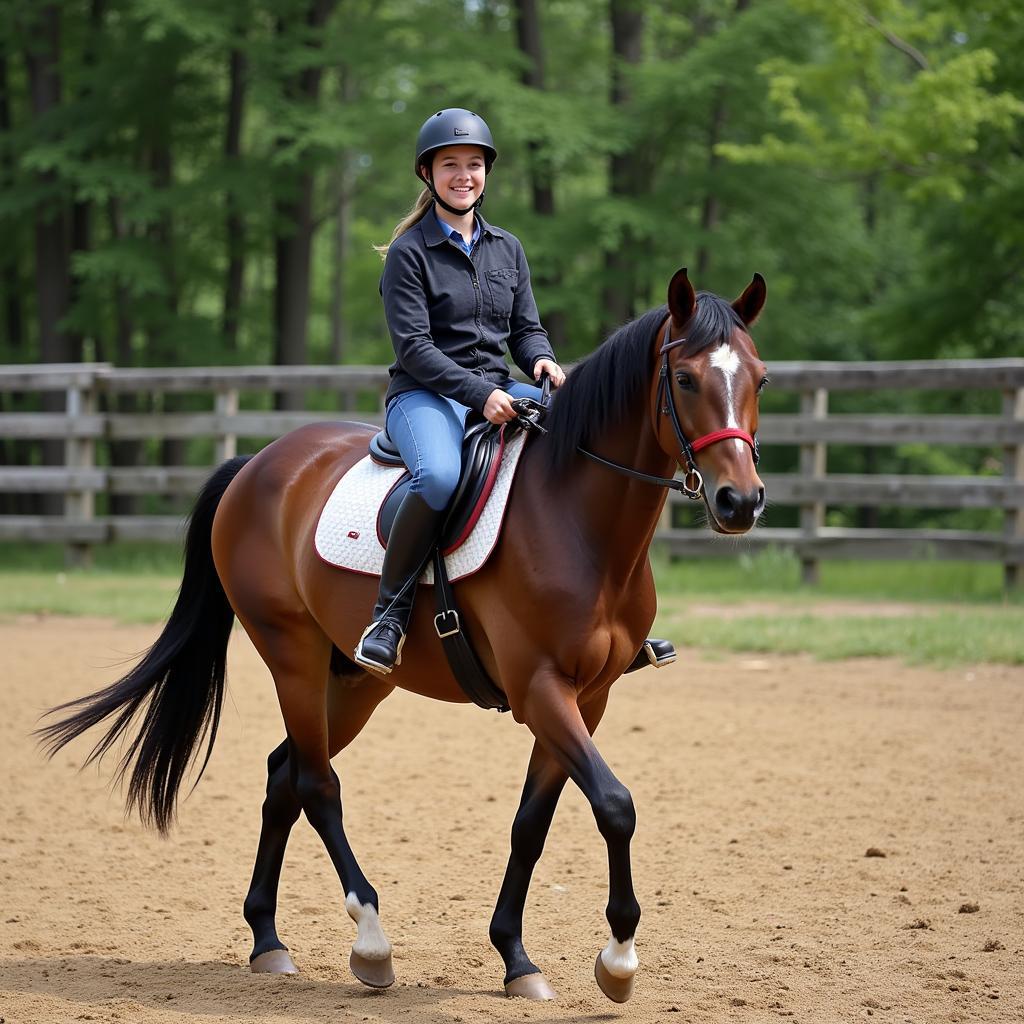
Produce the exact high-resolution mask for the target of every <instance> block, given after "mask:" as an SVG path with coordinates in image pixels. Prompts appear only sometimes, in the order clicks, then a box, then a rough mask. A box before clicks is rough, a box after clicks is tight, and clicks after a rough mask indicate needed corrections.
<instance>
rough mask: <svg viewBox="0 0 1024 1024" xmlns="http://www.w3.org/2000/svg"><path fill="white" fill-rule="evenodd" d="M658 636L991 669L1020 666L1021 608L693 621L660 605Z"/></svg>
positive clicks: (699, 643)
mask: <svg viewBox="0 0 1024 1024" xmlns="http://www.w3.org/2000/svg"><path fill="white" fill-rule="evenodd" d="M661 604H662V607H661V610H660V612H659V615H658V623H657V629H660V630H662V631H663V634H662V635H665V636H668V637H669V638H670V639H672V640H673V641H674V642H675V643H676V645H677V646H680V647H681V648H683V649H686V648H694V647H696V648H701V649H703V650H711V651H740V652H748V653H758V654H769V653H770V654H810V655H812V656H813V657H815V658H820V659H822V660H823V661H831V660H836V659H840V658H863V657H891V658H899V659H900V660H902V661H905V662H907V663H909V664H918V665H922V664H932V665H939V666H943V667H949V666H953V665H965V664H977V663H979V662H996V663H1000V664H1005V665H1024V612H1022V611H1021V609H1019V608H1015V607H1009V608H975V607H971V606H967V607H961V608H957V609H955V610H941V611H940V610H935V611H929V610H928V609H927V608H925V607H922V609H921V611H920V613H919V614H911V615H900V616H898V617H893V618H887V617H883V616H875V615H872V616H855V615H843V614H842V611H841V609H837V610H836V611H835V612H833V611H832V610H831V609H829V613H828V614H826V615H809V614H806V613H800V612H799V611H797V610H786V609H783V610H782V611H780V613H779V614H773V615H764V614H757V615H742V614H741V615H738V616H736V617H734V618H724V617H721V618H716V617H715V616H712V615H707V614H700V615H690V614H688V613H687V610H686V607H685V602H684V601H681V600H680V599H679V598H678V597H675V596H673V597H670V598H668V599H667V600H663V601H662V602H661Z"/></svg>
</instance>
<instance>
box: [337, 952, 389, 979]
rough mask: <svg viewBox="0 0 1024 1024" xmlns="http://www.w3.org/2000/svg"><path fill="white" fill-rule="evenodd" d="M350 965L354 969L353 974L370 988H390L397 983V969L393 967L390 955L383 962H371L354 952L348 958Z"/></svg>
mask: <svg viewBox="0 0 1024 1024" xmlns="http://www.w3.org/2000/svg"><path fill="white" fill-rule="evenodd" d="M348 965H349V967H351V968H352V973H353V974H354V975H355V976H356V977H357V978H358V979H359V980H360V981H361V982H362V983H363V984H364V985H369V986H370V988H389V987H390V986H392V985H394V983H395V968H394V967H393V966H392V963H391V954H390V953H388V955H387V956H386V957H384V959H383V960H370V959H368V958H367V957H365V956H360V955H359V954H358V953H356V952H355V951H354V950H353V951H352V954H351V955H350V956H349V958H348Z"/></svg>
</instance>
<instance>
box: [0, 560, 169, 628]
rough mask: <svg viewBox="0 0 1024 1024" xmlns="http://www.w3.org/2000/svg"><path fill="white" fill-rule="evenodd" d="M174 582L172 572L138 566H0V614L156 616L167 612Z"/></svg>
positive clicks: (136, 618)
mask: <svg viewBox="0 0 1024 1024" xmlns="http://www.w3.org/2000/svg"><path fill="white" fill-rule="evenodd" d="M179 582H180V581H179V579H178V577H177V575H175V576H170V575H167V574H160V575H157V574H153V573H143V572H139V573H132V574H126V573H114V572H110V571H95V570H90V571H88V572H68V573H65V572H25V571H13V572H0V617H3V618H9V617H10V616H12V615H24V614H50V615H90V616H92V615H95V616H99V617H102V618H110V619H115V620H117V621H118V622H161V621H163V620H164V619H166V618H167V616H168V615H169V614H170V611H171V606H172V605H173V604H174V598H175V595H176V594H177V591H178V583H179Z"/></svg>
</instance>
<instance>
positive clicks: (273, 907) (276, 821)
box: [242, 740, 302, 974]
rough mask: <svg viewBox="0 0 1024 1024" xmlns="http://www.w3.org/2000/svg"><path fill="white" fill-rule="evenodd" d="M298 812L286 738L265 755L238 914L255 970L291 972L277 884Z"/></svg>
mask: <svg viewBox="0 0 1024 1024" xmlns="http://www.w3.org/2000/svg"><path fill="white" fill-rule="evenodd" d="M301 813H302V807H301V806H300V805H299V801H298V798H297V797H296V795H295V793H294V791H293V790H292V784H291V781H290V780H289V778H288V741H287V740H285V741H284V742H283V743H282V744H281V745H280V746H279V747H277V748H276V749H275V750H274V751H273V753H272V754H271V755H270V757H268V758H267V796H266V799H265V800H264V801H263V827H262V829H261V830H260V842H259V847H258V849H257V852H256V865H255V867H254V868H253V871H252V881H251V882H250V883H249V894H248V895H247V896H246V898H245V904H244V907H243V910H242V913H243V914H244V915H245V920H246V921H247V922H248V924H249V927H250V928H251V929H252V936H253V948H252V953H251V954H250V956H249V966H250V967H251V968H252V970H253V971H254V972H256V973H270V974H295V973H296V970H297V969H296V967H295V964H294V962H293V961H292V958H291V956H290V955H289V953H288V947H287V946H286V945H285V944H284V943H283V942H282V941H281V940H280V938H279V937H278V934H277V923H276V920H275V918H276V913H277V886H278V882H279V881H280V879H281V865H282V864H283V863H284V851H285V847H286V846H287V845H288V836H289V835H290V833H291V830H292V826H293V825H294V824H295V822H296V821H297V820H298V817H299V815H300V814H301Z"/></svg>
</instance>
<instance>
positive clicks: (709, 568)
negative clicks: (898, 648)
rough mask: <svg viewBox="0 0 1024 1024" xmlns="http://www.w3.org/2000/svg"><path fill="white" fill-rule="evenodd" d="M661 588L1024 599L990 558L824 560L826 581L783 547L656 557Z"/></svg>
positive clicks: (708, 593) (1023, 591)
mask: <svg viewBox="0 0 1024 1024" xmlns="http://www.w3.org/2000/svg"><path fill="white" fill-rule="evenodd" d="M653 563H654V575H655V578H656V579H657V581H658V591H659V593H666V594H669V593H671V594H689V595H694V596H697V595H702V596H705V597H713V598H724V597H730V596H735V597H737V598H739V597H743V596H749V595H757V596H759V597H765V596H770V597H772V598H774V599H778V600H786V599H792V600H796V601H800V600H806V601H817V600H820V599H821V598H823V597H848V598H884V599H886V600H890V601H926V602H935V601H969V602H983V603H987V602H995V603H999V604H1007V603H1008V604H1020V605H1024V587H1022V588H1018V591H1017V592H1016V593H1013V594H1007V593H1006V592H1005V591H1004V588H1003V569H1002V566H1001V565H994V564H990V563H987V562H940V561H922V560H916V561H907V562H863V561H862V562H855V561H836V562H821V563H820V566H821V581H820V582H819V583H818V584H816V585H815V586H807V585H805V584H803V583H801V581H800V560H799V559H798V558H797V557H796V555H794V554H792V553H790V552H787V551H783V550H780V549H770V550H767V551H762V552H759V553H758V554H756V555H739V556H738V557H736V558H721V559H691V560H682V559H679V560H675V561H670V560H669V559H668V558H665V557H663V556H658V555H655V557H654V558H653Z"/></svg>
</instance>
